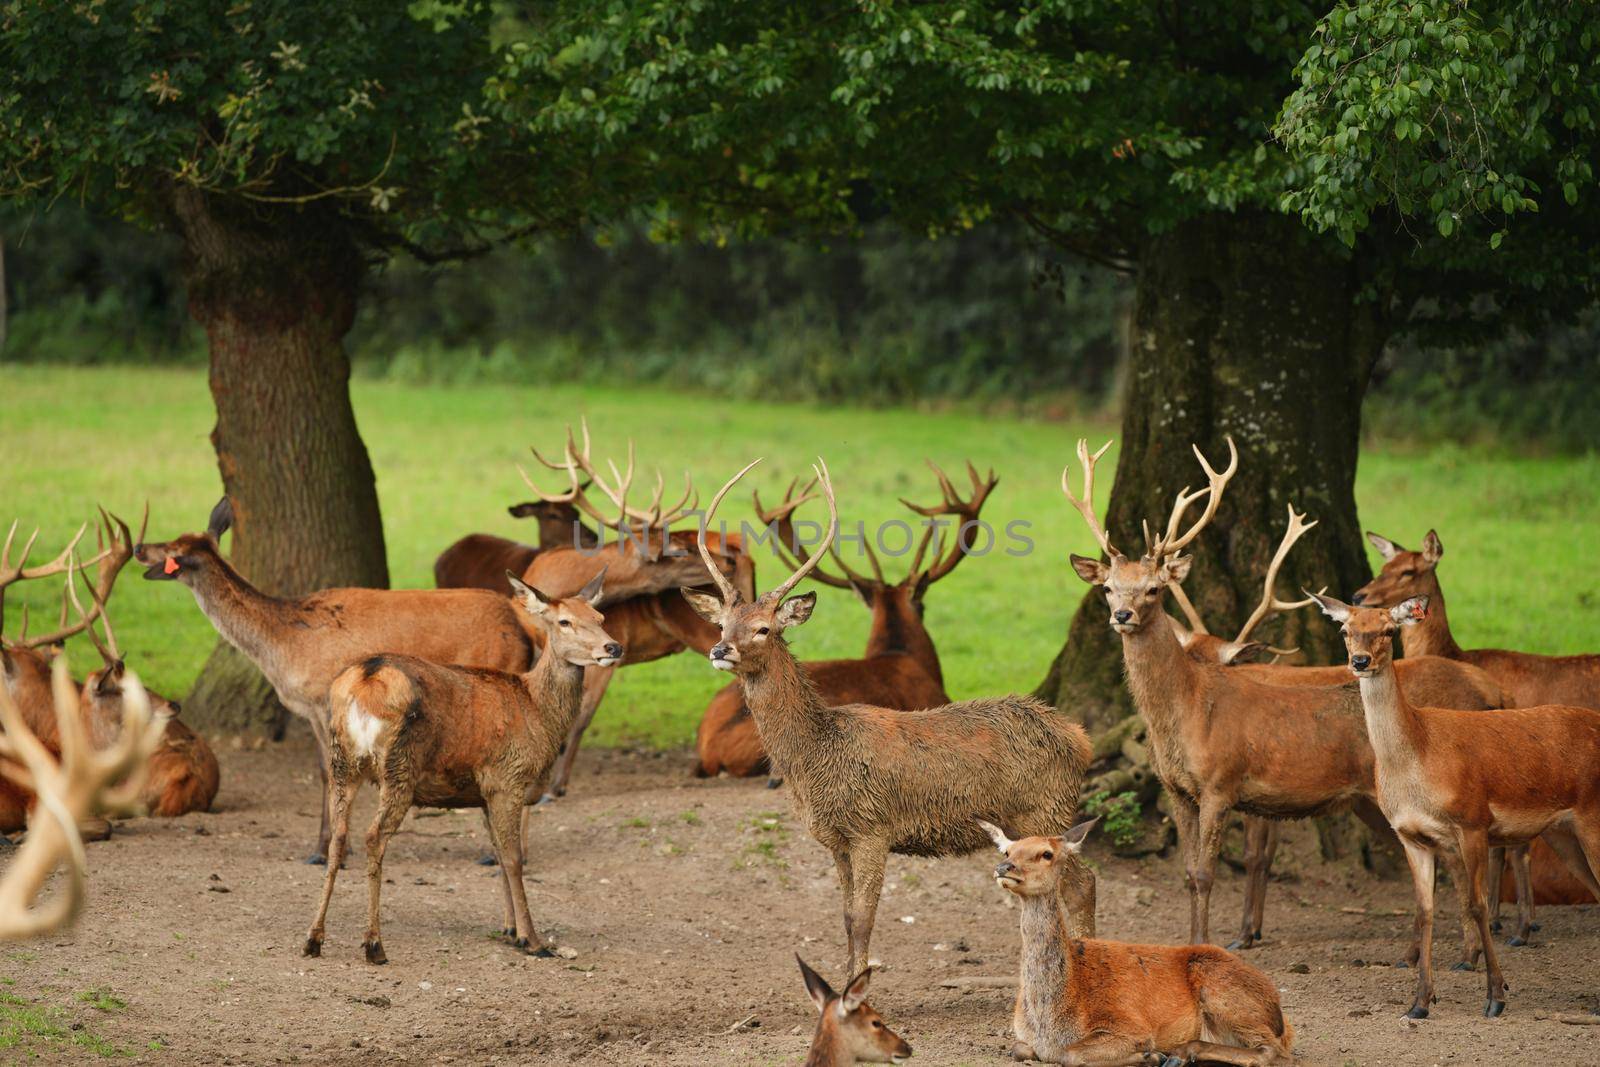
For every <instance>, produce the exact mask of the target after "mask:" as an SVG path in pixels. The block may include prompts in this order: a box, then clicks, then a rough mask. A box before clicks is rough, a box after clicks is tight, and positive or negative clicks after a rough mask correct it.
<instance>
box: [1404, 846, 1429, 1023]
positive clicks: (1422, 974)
mask: <svg viewBox="0 0 1600 1067" xmlns="http://www.w3.org/2000/svg"><path fill="white" fill-rule="evenodd" d="M1400 843H1401V844H1402V845H1403V846H1405V850H1406V863H1407V864H1408V865H1409V866H1410V867H1411V887H1412V889H1413V891H1414V892H1415V893H1416V896H1417V918H1416V945H1417V995H1416V996H1415V997H1414V998H1413V999H1412V1001H1411V1008H1410V1010H1409V1011H1407V1012H1406V1015H1408V1016H1410V1017H1411V1018H1413V1019H1426V1018H1427V1017H1428V1006H1429V1005H1430V1004H1432V1003H1433V878H1434V872H1435V868H1436V861H1435V856H1434V852H1433V848H1432V846H1430V845H1425V844H1422V843H1421V842H1418V841H1413V840H1412V839H1411V838H1408V837H1405V836H1404V835H1402V836H1401V838H1400Z"/></svg>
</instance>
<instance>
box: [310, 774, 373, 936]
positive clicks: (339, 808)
mask: <svg viewBox="0 0 1600 1067" xmlns="http://www.w3.org/2000/svg"><path fill="white" fill-rule="evenodd" d="M360 789H361V782H360V780H359V779H358V780H356V781H354V782H352V781H350V780H349V779H348V777H347V775H346V774H345V773H344V772H342V771H340V770H335V772H334V776H333V782H332V783H331V784H330V786H329V790H330V791H331V792H332V793H333V839H332V851H331V852H330V853H329V854H328V856H329V861H328V871H327V874H326V875H325V876H324V877H323V879H322V902H321V903H320V904H319V905H318V906H317V917H316V918H315V919H313V920H311V929H310V930H309V931H307V933H306V944H305V954H306V955H307V956H320V955H322V939H323V936H324V934H325V932H326V926H327V922H328V904H329V903H330V902H332V900H333V880H334V879H335V878H337V877H338V876H339V868H340V867H343V866H344V855H345V849H346V848H347V847H348V846H349V843H350V804H351V803H352V802H353V801H354V800H355V796H356V793H357V792H358V791H359V790H360Z"/></svg>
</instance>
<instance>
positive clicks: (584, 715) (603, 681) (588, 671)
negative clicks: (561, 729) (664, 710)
mask: <svg viewBox="0 0 1600 1067" xmlns="http://www.w3.org/2000/svg"><path fill="white" fill-rule="evenodd" d="M616 673H617V668H616V666H615V665H613V666H610V667H585V668H584V669H583V703H582V705H580V707H579V709H578V718H577V721H575V722H574V723H573V724H572V729H571V730H569V731H568V732H567V743H566V746H565V748H564V749H563V751H562V753H561V759H560V760H559V761H557V763H556V773H555V777H553V778H551V779H550V785H549V786H548V787H547V788H546V789H545V791H544V796H542V797H540V798H539V803H541V804H548V803H549V802H550V801H552V800H555V799H556V798H557V797H564V796H566V795H567V780H568V779H570V778H571V777H572V764H573V763H574V762H575V761H576V760H577V758H578V746H579V745H581V744H582V743H583V732H584V731H585V730H587V729H588V728H589V723H591V722H593V721H594V713H595V712H596V711H599V710H600V700H601V698H603V697H604V696H605V695H606V686H608V685H610V684H611V676H612V675H613V674H616Z"/></svg>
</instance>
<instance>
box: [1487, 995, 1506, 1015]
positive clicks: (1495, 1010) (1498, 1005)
mask: <svg viewBox="0 0 1600 1067" xmlns="http://www.w3.org/2000/svg"><path fill="white" fill-rule="evenodd" d="M1505 1010H1506V1002H1505V1001H1503V1000H1488V1001H1485V1002H1484V1005H1483V1014H1484V1017H1485V1018H1487V1019H1497V1018H1499V1017H1500V1014H1501V1013H1502V1012H1504V1011H1505Z"/></svg>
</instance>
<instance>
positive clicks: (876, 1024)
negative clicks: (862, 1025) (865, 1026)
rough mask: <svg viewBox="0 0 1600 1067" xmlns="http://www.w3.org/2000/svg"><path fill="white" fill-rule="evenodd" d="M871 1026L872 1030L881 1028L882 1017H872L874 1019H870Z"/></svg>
mask: <svg viewBox="0 0 1600 1067" xmlns="http://www.w3.org/2000/svg"><path fill="white" fill-rule="evenodd" d="M872 1028H873V1029H874V1030H882V1029H883V1020H882V1019H874V1020H872Z"/></svg>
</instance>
